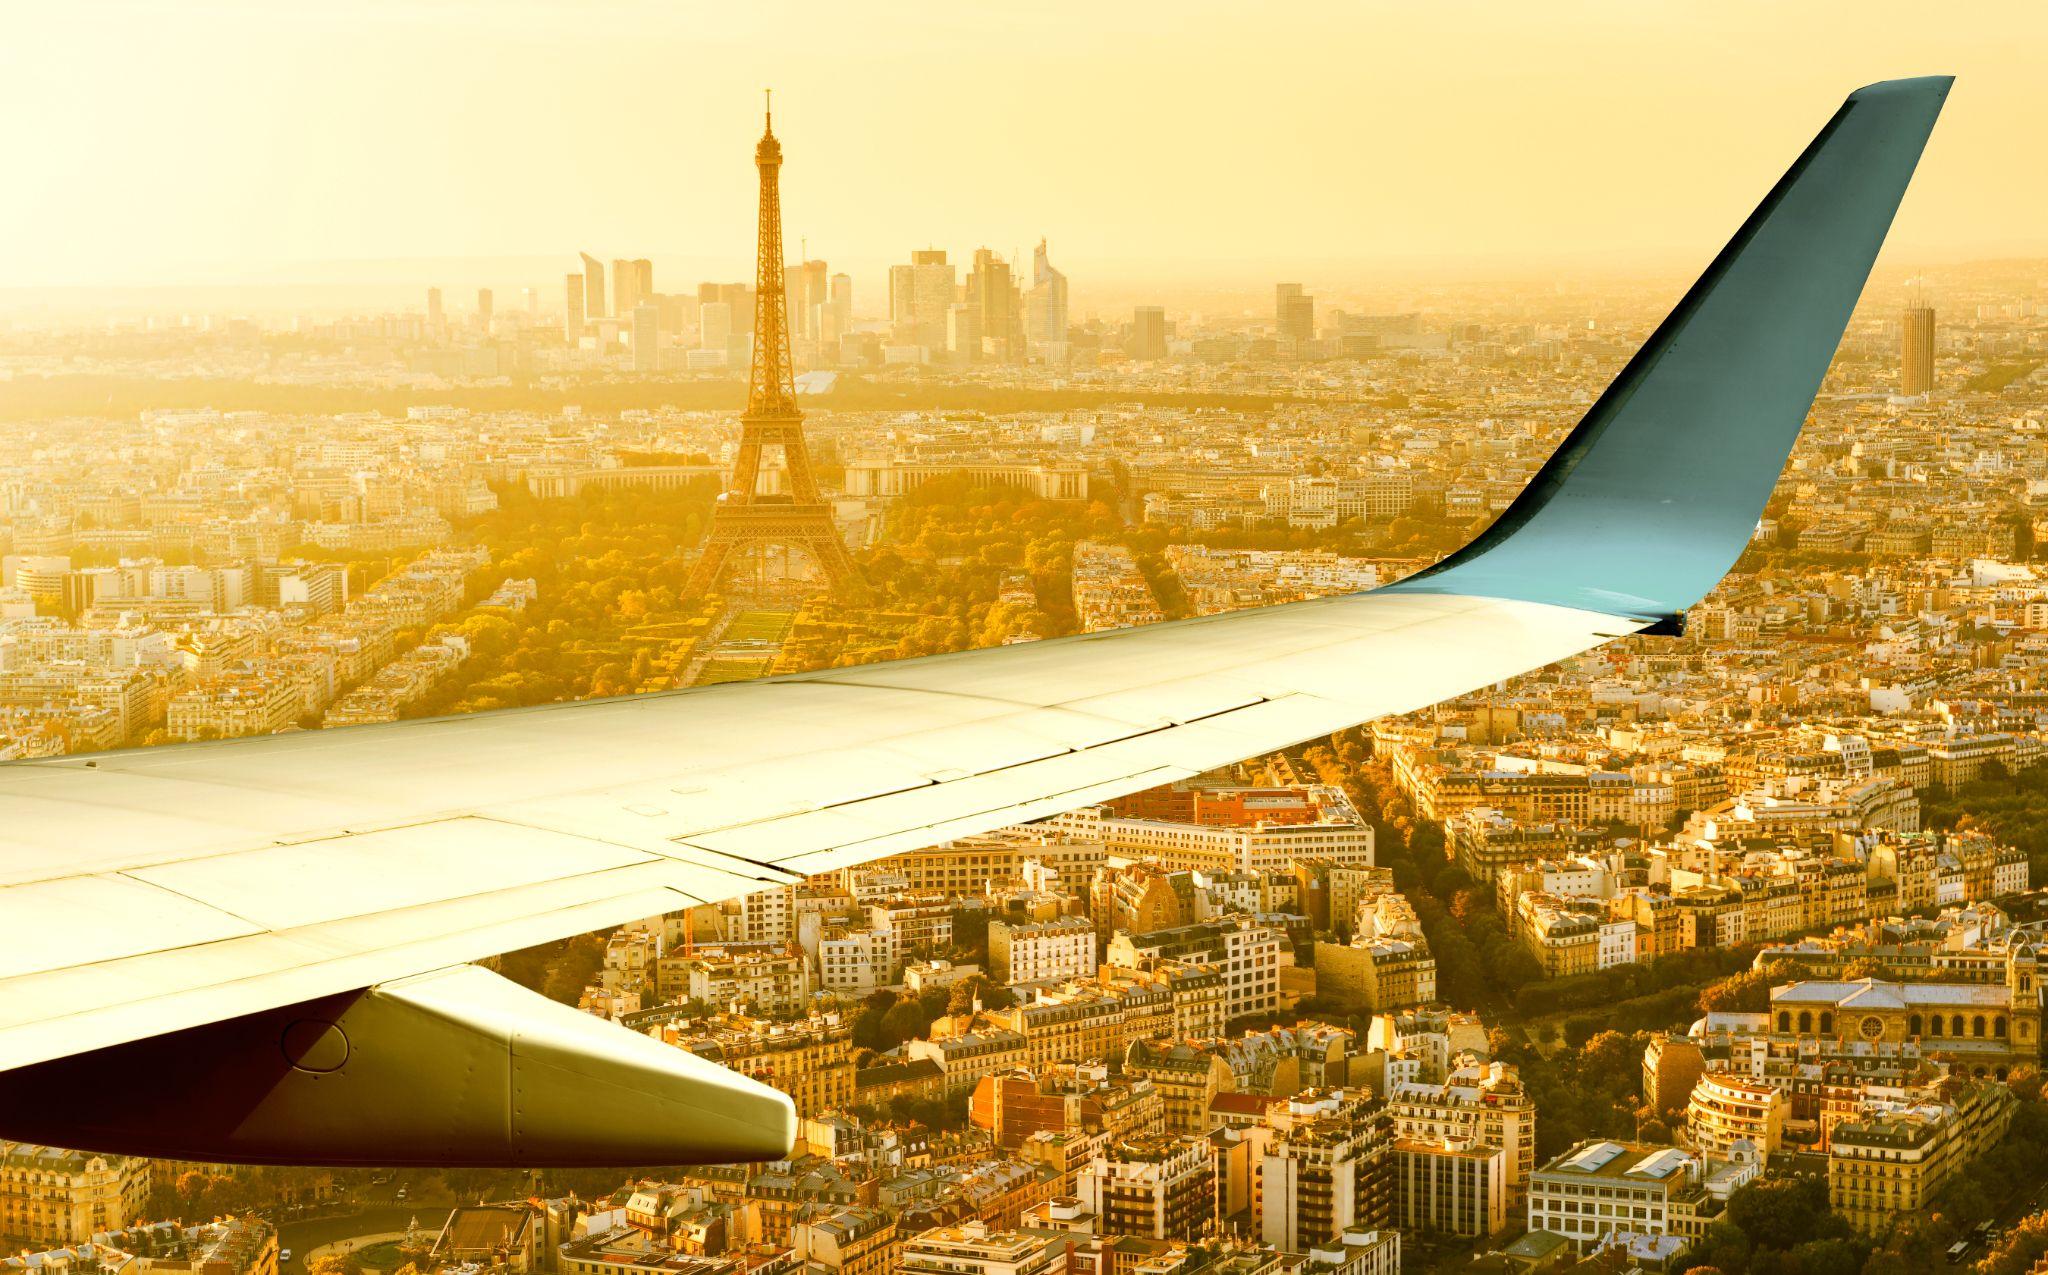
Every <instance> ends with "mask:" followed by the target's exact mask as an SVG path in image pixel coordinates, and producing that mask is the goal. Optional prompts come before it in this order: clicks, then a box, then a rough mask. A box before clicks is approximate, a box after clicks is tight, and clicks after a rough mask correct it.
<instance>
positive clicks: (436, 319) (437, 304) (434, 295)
mask: <svg viewBox="0 0 2048 1275" xmlns="http://www.w3.org/2000/svg"><path fill="white" fill-rule="evenodd" d="M442 317H443V316H442V313H441V290H440V289H439V288H428V289H427V328H428V329H429V330H430V331H434V332H438V331H440V330H441V319H442Z"/></svg>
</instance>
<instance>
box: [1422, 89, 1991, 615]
mask: <svg viewBox="0 0 2048 1275" xmlns="http://www.w3.org/2000/svg"><path fill="white" fill-rule="evenodd" d="M1951 83H1953V77H1950V76H1927V77H1924V78H1920V79H1910V80H1887V81H1885V82H1884V83H1881V84H1873V85H1870V86H1869V87H1867V88H1862V89H1858V90H1857V91H1856V92H1854V93H1851V94H1850V95H1849V99H1848V101H1846V102H1844V103H1843V104H1842V108H1841V109H1840V110H1838V111H1837V112H1835V115H1834V118H1833V119H1830V120H1829V121H1828V123H1827V127H1825V128H1823V129H1822V130H1821V131H1820V135H1819V136H1817V137H1815V138H1814V139H1813V142H1812V143H1811V144H1810V145H1808V146H1807V148H1806V150H1805V152H1804V153H1803V154H1801V155H1800V157H1799V159H1798V160H1797V162H1795V163H1794V164H1793V165H1792V167H1791V169H1790V170H1788V171H1787V172H1786V174H1785V175H1784V176H1783V177H1781V178H1780V179H1779V180H1778V184H1777V185H1776V186H1775V187H1773V188H1772V190H1771V193H1770V194H1769V195H1767V196H1765V197H1764V201H1763V203H1762V204H1760V205H1758V207H1757V209H1756V211H1755V212H1753V213H1751V214H1750V216H1749V220H1747V221H1745V222H1744V223H1743V224H1742V229H1740V230H1738V231H1736V233H1735V238H1733V239H1732V240H1730V241H1729V243H1728V246H1727V247H1725V248H1723V249H1722V250H1721V253H1720V255H1719V256H1717V257H1716V258H1714V262H1713V264H1712V265H1710V266H1708V267H1707V271H1706V273H1705V274H1703V275H1701V276H1700V278H1699V281H1698V282H1697V283H1695V284H1693V286H1692V288H1691V290H1690V291H1688V292H1687V293H1686V294H1685V298H1684V299H1683V300H1682V301H1680V302H1679V303H1678V306H1677V308H1676V309H1674V310H1673V311H1672V312H1671V313H1670V315H1669V316H1667V317H1666V318H1665V320H1664V322H1663V323H1662V324H1660V325H1659V326H1658V328H1657V330H1656V332H1655V333H1653V334H1652V335H1651V337H1650V339H1649V341H1648V342H1646V343H1645V344H1644V345H1643V348H1642V349H1640V350H1638V351H1637V352H1636V355H1635V357H1634V358H1632V359H1630V360H1629V363H1628V366H1627V367H1625V368H1623V369H1622V371H1621V374H1620V375H1619V376H1617V377H1615V378H1614V383H1613V384H1611V385H1609V386H1608V387H1607V390H1606V392H1605V393H1604V394H1602V395H1601V396H1600V399H1599V401H1598V402H1596V403H1595V404H1593V407H1592V410H1590V411H1588V412H1587V413H1586V416H1585V419H1583V420H1581V421H1580V422H1579V424H1578V425H1577V427H1576V428H1574V429H1573V430H1572V432H1571V435H1570V436H1569V437H1568V438H1566V439H1565V441H1564V445H1563V446H1561V447H1559V448H1558V450H1557V452H1556V454H1555V455H1553V456H1552V457H1551V458H1550V460H1549V461H1548V462H1547V463H1546V464H1545V465H1544V466H1543V468H1542V470H1540V471H1539V472H1538V473H1537V475H1536V477H1535V479H1534V480H1533V481H1532V482H1531V483H1530V484H1529V486H1528V488H1527V489H1525V490H1524V491H1523V492H1522V493H1521V495H1520V496H1519V497H1517V498H1516V500H1515V502H1514V503H1513V504H1512V505H1510V506H1509V507H1508V509H1507V510H1506V512H1504V513H1502V514H1501V516H1500V518H1499V519H1498V520H1497V521H1496V522H1494V524H1493V525H1492V526H1490V527H1488V528H1487V529H1486V531H1485V532H1483V533H1481V534H1480V535H1479V537H1478V538H1476V539H1475V540H1473V541H1472V543H1470V544H1468V545H1467V546H1465V548H1463V549H1462V550H1460V551H1459V552H1457V553H1455V554H1453V555H1451V556H1450V557H1449V558H1446V559H1444V560H1443V561H1442V562H1439V563H1437V564H1436V565H1435V566H1433V567H1431V568H1430V569H1428V570H1427V571H1423V572H1420V573H1418V574H1416V575H1413V576H1410V577H1408V578H1407V579H1405V580H1401V581H1398V582H1396V583H1394V584H1392V585H1389V586H1387V587H1388V588H1389V589H1391V590H1394V591H1396V592H1404V593H1457V594H1469V595H1477V596H1481V597H1494V598H1513V599H1518V600H1521V601H1529V602H1549V603H1555V604H1557V605H1560V606H1570V607H1580V608H1583V609H1586V610H1590V611H1604V612H1607V613H1609V614H1612V615H1617V616H1626V617H1628V618H1630V619H1636V620H1647V621H1650V622H1651V624H1652V625H1653V627H1655V626H1670V625H1673V624H1674V623H1675V622H1676V620H1677V619H1678V618H1679V617H1680V616H1682V614H1683V612H1684V611H1685V609H1686V608H1687V607H1689V606H1691V605H1692V604H1693V603H1695V602H1697V601H1699V600H1700V599H1701V598H1703V597H1705V596H1706V594H1707V593H1708V591H1709V590H1711V589H1712V588H1713V587H1714V585H1715V584H1716V583H1717V582H1718V581H1719V580H1720V579H1721V577H1722V576H1723V575H1724V574H1726V573H1727V571H1728V568H1729V567H1730V566H1732V565H1733V564H1734V562H1735V560H1736V558H1737V557H1739V556H1740V555H1741V553H1742V548H1743V546H1744V545H1745V544H1747V543H1748V541H1749V536H1750V532H1751V530H1752V529H1753V528H1754V527H1755V525H1756V520H1757V518H1758V516H1759V515H1760V514H1761V513H1762V512H1763V507H1764V502H1765V501H1766V500H1768V499H1769V498H1770V494H1771V488H1772V486H1773V485H1774V484H1775V483H1776V482H1777V478H1778V473H1779V471H1780V470H1782V469H1783V468H1784V466H1785V458H1786V457H1787V456H1788V455H1790V453H1791V451H1792V444H1793V442H1794V441H1795V440H1796V439H1797V438H1798V436H1799V427H1800V425H1801V424H1802V423H1804V421H1805V419H1806V413H1807V410H1808V409H1809V408H1810V407H1811V406H1812V405H1813V396H1814V395H1815V394H1816V393H1817V392H1818V391H1819V390H1820V385H1821V378H1822V377H1823V376H1825V375H1826V373H1827V368H1828V361H1829V360H1830V359H1832V358H1833V357H1834V353H1835V346H1836V345H1837V344H1838V343H1840V341H1841V339H1842V331H1843V329H1844V328H1845V327H1847V326H1848V323H1849V315H1850V312H1851V311H1852V310H1854V308H1855V306H1856V299H1857V297H1858V296H1859V295H1860V294H1861V293H1862V291H1863V283H1864V280H1865V279H1866V278H1867V277H1868V276H1869V274H1870V266H1871V262H1872V261H1873V260H1875V259H1876V257H1877V250H1878V247H1879V246H1880V245H1881V244H1883V243H1884V236H1885V232H1886V230H1888V229H1889V228H1890V226H1891V222H1892V214H1893V213H1894V212H1895V211H1897V209H1898V206H1899V200H1900V199H1901V198H1902V197H1903V196H1904V195H1905V193H1906V184H1907V182H1908V181H1910V180H1911V179H1912V176H1913V168H1914V165H1915V164H1916V163H1918V161H1919V159H1920V152H1921V149H1922V148H1923V147H1924V146H1925V145H1926V143H1927V137H1928V134H1929V132H1931V131H1932V130H1933V128H1934V121H1935V117H1936V116H1938V115H1939V114H1940V113H1941V106H1942V103H1943V101H1944V100H1946V99H1947V97H1948V91H1949V85H1950V84H1951Z"/></svg>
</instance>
